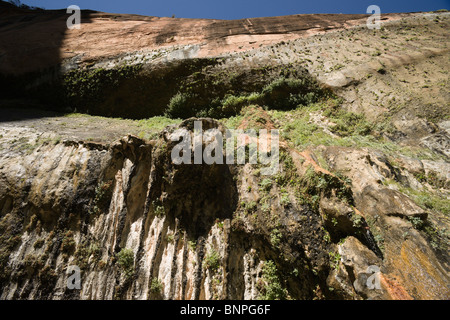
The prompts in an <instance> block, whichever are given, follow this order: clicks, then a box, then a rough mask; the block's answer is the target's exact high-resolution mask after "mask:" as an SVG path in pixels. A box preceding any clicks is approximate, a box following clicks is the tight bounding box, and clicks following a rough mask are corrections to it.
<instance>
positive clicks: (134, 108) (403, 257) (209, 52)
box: [0, 2, 450, 300]
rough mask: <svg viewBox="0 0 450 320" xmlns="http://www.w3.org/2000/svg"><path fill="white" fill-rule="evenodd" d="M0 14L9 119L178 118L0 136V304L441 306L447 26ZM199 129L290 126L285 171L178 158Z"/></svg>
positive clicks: (445, 20) (433, 19)
mask: <svg viewBox="0 0 450 320" xmlns="http://www.w3.org/2000/svg"><path fill="white" fill-rule="evenodd" d="M0 16H1V17H2V22H1V23H0V37H1V39H2V40H3V39H4V40H5V41H0V88H2V89H1V90H3V91H4V94H3V92H2V97H1V99H2V100H1V101H0V103H1V104H2V105H6V106H9V107H12V108H14V112H12V114H13V115H14V114H17V113H21V112H20V111H22V110H20V111H19V112H18V111H17V110H16V107H17V106H19V105H21V106H30V105H33V106H37V107H38V108H53V109H56V110H58V111H64V112H72V111H75V110H76V111H77V112H84V113H87V114H91V115H102V116H120V117H124V118H135V119H143V118H147V117H151V116H161V115H163V114H165V115H166V116H170V117H171V118H172V119H168V118H164V117H155V118H152V119H148V120H143V121H142V123H140V122H138V121H136V122H138V123H139V126H138V128H139V130H138V131H137V132H139V131H141V133H143V134H142V135H141V134H139V137H138V136H137V135H131V134H129V133H130V131H129V130H131V127H130V126H131V125H130V124H131V123H132V120H123V119H122V120H119V119H112V118H108V119H107V118H101V117H89V116H88V115H77V114H74V115H71V116H69V117H64V116H62V115H60V114H58V117H53V118H52V117H51V116H46V117H44V116H43V115H42V114H40V113H39V111H35V113H34V114H33V116H30V119H29V118H27V116H26V112H25V111H24V112H23V114H20V115H19V117H18V118H17V119H16V118H15V117H14V116H10V117H8V122H6V121H5V120H4V119H2V121H0V145H1V148H0V299H356V300H358V299H443V300H444V299H445V300H447V299H449V298H450V289H449V284H450V277H449V260H448V259H449V257H448V245H449V235H448V230H449V228H450V221H449V218H448V212H449V211H448V208H449V205H448V203H449V202H448V199H449V197H450V191H449V186H450V184H449V179H450V176H449V158H448V157H449V154H448V141H449V130H448V129H449V126H448V121H447V120H446V119H447V118H448V115H449V110H448V101H449V92H450V90H448V86H449V82H448V77H447V73H448V72H447V69H448V66H449V60H448V52H449V51H448V41H446V39H447V38H448V30H450V28H448V25H449V14H448V13H419V14H389V15H385V16H383V28H382V29H380V30H379V31H372V30H368V29H367V27H366V26H365V19H366V18H367V16H366V15H296V16H289V17H273V18H258V19H244V20H235V21H219V20H200V19H199V20H194V19H174V18H157V17H141V16H135V15H113V14H106V13H99V12H92V11H85V12H84V13H83V20H82V23H83V26H82V29H81V30H66V29H65V20H66V18H67V15H66V14H65V13H64V12H61V11H33V10H23V9H17V8H14V7H13V6H11V5H5V4H4V3H3V2H0ZM411 30H413V31H411ZM412 35H414V37H412ZM19 40H20V42H18V41H19ZM94 40H95V41H94ZM386 41H387V42H389V43H391V44H393V43H395V46H394V45H391V46H388V45H387V42H386ZM30 48H32V50H31V49H30ZM417 48H421V50H417ZM445 88H447V89H445ZM263 107H264V108H263ZM2 112H3V111H2V110H0V113H1V114H2V115H3V114H4V113H2ZM45 114H46V115H47V114H52V115H53V113H45ZM446 117H447V118H446ZM36 118H37V119H36ZM80 118H82V119H81V120H80ZM175 118H180V119H179V120H177V119H175ZM214 118H216V119H222V120H221V121H218V120H215V119H214ZM5 119H6V117H5ZM163 119H166V120H170V122H169V123H170V124H171V125H169V126H166V125H164V126H161V127H159V125H160V124H161V123H163ZM182 119H184V120H182ZM147 121H148V122H150V123H152V125H151V126H152V128H151V129H152V130H151V131H152V135H151V138H148V137H147V139H148V140H146V139H143V138H142V137H144V136H146V135H145V133H146V132H145V131H146V130H148V131H150V129H149V127H145V125H143V124H145V123H147ZM152 121H153V122H152ZM158 121H161V122H158ZM194 121H199V122H201V124H202V127H203V130H208V129H210V130H211V131H210V135H205V136H203V138H202V139H203V140H202V141H201V143H200V145H201V146H202V149H205V148H208V147H209V143H210V142H211V140H212V139H213V137H214V136H215V134H219V133H224V132H225V130H226V129H227V128H226V125H231V126H232V127H233V128H236V129H241V130H247V129H255V130H256V129H266V130H271V129H279V130H280V135H279V139H280V143H279V147H280V148H279V151H280V154H279V170H278V171H277V172H276V173H275V174H273V175H269V176H265V175H264V174H263V172H264V171H263V169H264V164H263V163H262V162H261V161H260V162H256V163H249V161H246V163H245V164H226V162H223V163H214V164H211V165H210V164H206V163H203V164H176V163H174V161H172V151H173V150H174V147H175V146H177V144H178V142H179V141H173V140H172V137H173V134H174V133H175V132H177V130H179V129H180V130H181V129H183V130H185V132H187V133H186V135H187V136H189V137H191V141H194V137H195V135H196V132H195V130H194V129H195V125H194ZM119 122H120V123H119ZM55 123H58V124H55ZM117 123H119V124H117ZM133 123H134V122H133ZM174 123H175V124H174ZM114 124H115V125H114ZM166 124H168V123H166ZM134 125H136V123H134ZM105 126H108V128H107V129H106V128H105V129H104V130H102V128H104V127H105ZM153 126H158V130H157V131H154V130H153V129H154V128H153ZM86 128H91V129H93V130H94V129H95V131H93V132H94V133H93V135H95V137H90V138H89V136H88V135H87V134H86V132H84V131H85V130H86ZM59 129H61V130H59ZM135 129H136V127H134V129H133V130H135ZM81 131H83V132H82V133H81ZM103 131H104V132H107V131H108V135H106V138H105V137H103V136H102V133H104V132H103ZM63 132H64V134H63ZM155 132H159V134H158V135H157V136H156V135H154V133H155ZM118 133H119V134H120V135H119V137H121V136H123V138H121V139H118V140H115V139H116V137H117V136H118V135H117V134H118ZM268 136H269V137H270V138H271V139H272V137H273V136H272V134H270V135H268ZM110 137H114V139H112V138H110ZM155 137H156V138H155ZM253 143H254V141H253V140H252V137H251V136H250V135H248V136H246V139H244V140H243V142H242V144H243V147H244V150H245V147H246V146H251V145H252V144H253ZM239 147H240V148H242V145H240V146H239ZM236 148H238V147H237V146H236ZM240 150H242V149H240ZM227 152H229V150H227ZM224 154H225V156H227V154H226V152H225V153H224ZM183 155H184V154H183ZM189 155H190V156H192V154H189ZM246 159H247V160H248V159H250V154H249V155H248V157H246ZM74 270H75V271H74ZM77 270H78V271H79V272H80V273H79V275H80V287H77V286H76V285H75V284H76V282H72V281H73V279H74V276H75V277H76V275H77V274H78V273H77ZM74 272H75V273H74Z"/></svg>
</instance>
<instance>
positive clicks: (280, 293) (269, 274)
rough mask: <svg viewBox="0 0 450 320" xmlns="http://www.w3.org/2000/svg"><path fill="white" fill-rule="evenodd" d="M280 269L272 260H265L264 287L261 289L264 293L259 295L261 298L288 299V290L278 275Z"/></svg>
mask: <svg viewBox="0 0 450 320" xmlns="http://www.w3.org/2000/svg"><path fill="white" fill-rule="evenodd" d="M277 273H278V270H277V267H276V265H275V263H274V262H273V261H272V260H268V261H265V262H264V266H263V269H262V280H263V281H264V284H265V285H264V288H263V289H262V290H261V291H262V294H261V295H260V296H259V298H260V299H261V300H286V299H287V296H288V292H287V290H286V289H285V288H283V286H282V285H281V281H280V278H279V277H278V275H277Z"/></svg>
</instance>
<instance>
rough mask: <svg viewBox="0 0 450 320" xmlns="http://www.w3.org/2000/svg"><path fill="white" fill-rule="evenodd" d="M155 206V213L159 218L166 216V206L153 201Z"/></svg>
mask: <svg viewBox="0 0 450 320" xmlns="http://www.w3.org/2000/svg"><path fill="white" fill-rule="evenodd" d="M152 205H153V211H154V212H155V214H156V216H157V217H162V216H164V215H165V213H166V212H165V210H164V206H163V205H162V203H161V202H160V201H153V202H152Z"/></svg>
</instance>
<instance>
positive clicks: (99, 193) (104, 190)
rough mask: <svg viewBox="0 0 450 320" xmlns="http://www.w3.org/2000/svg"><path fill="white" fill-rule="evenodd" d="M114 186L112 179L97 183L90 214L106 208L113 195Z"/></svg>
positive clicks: (100, 211)
mask: <svg viewBox="0 0 450 320" xmlns="http://www.w3.org/2000/svg"><path fill="white" fill-rule="evenodd" d="M112 188H113V181H112V180H110V181H107V182H104V181H101V182H100V183H99V184H98V185H97V187H96V188H95V196H94V201H93V204H92V207H91V210H90V214H100V213H102V212H103V211H104V210H105V209H106V207H107V206H108V204H109V201H110V199H111V196H112Z"/></svg>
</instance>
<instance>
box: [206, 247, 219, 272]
mask: <svg viewBox="0 0 450 320" xmlns="http://www.w3.org/2000/svg"><path fill="white" fill-rule="evenodd" d="M204 266H205V268H206V269H209V270H211V271H212V272H216V271H217V270H218V269H219V266H220V255H219V253H218V252H217V251H216V250H215V249H214V248H211V250H210V251H209V252H208V254H207V255H206V257H205V262H204Z"/></svg>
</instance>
